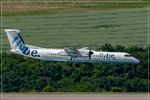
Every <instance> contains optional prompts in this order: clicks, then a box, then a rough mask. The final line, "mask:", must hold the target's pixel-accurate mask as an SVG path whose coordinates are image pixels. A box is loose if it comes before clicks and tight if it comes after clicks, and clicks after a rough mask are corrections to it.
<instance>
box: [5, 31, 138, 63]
mask: <svg viewBox="0 0 150 100" xmlns="http://www.w3.org/2000/svg"><path fill="white" fill-rule="evenodd" d="M5 32H6V34H7V37H8V40H9V43H10V46H11V50H10V51H11V52H12V53H16V54H19V55H23V56H27V57H31V58H36V59H41V60H46V61H71V62H104V63H128V64H138V63H139V60H137V59H136V58H134V57H133V56H131V55H130V54H129V53H126V52H102V51H94V50H91V49H88V48H87V47H84V48H81V49H70V48H64V49H48V48H42V47H37V46H32V45H28V44H26V43H25V42H24V41H23V39H22V37H21V36H20V34H19V33H20V31H19V30H16V29H5Z"/></svg>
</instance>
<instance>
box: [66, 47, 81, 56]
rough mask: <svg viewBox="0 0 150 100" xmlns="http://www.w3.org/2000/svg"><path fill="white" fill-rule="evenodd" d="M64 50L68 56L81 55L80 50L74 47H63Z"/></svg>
mask: <svg viewBox="0 0 150 100" xmlns="http://www.w3.org/2000/svg"><path fill="white" fill-rule="evenodd" d="M64 51H65V52H66V53H67V54H68V55H70V56H82V55H81V53H80V51H79V50H78V49H76V48H64Z"/></svg>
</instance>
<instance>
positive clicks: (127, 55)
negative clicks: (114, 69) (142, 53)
mask: <svg viewBox="0 0 150 100" xmlns="http://www.w3.org/2000/svg"><path fill="white" fill-rule="evenodd" d="M124 56H125V57H132V56H131V55H129V54H126V55H124Z"/></svg>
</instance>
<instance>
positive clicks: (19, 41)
mask: <svg viewBox="0 0 150 100" xmlns="http://www.w3.org/2000/svg"><path fill="white" fill-rule="evenodd" d="M12 43H14V44H15V47H16V48H18V49H19V50H20V51H21V52H22V53H23V54H25V55H31V56H32V57H39V55H38V51H37V50H30V49H29V48H28V47H27V46H26V45H25V44H24V43H23V41H22V39H21V38H20V36H19V35H18V34H17V35H16V36H15V37H14V38H13V41H12Z"/></svg>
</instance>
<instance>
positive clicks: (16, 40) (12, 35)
mask: <svg viewBox="0 0 150 100" xmlns="http://www.w3.org/2000/svg"><path fill="white" fill-rule="evenodd" d="M5 33H6V34H7V37H8V40H9V43H10V46H11V49H15V50H17V49H19V50H20V48H19V47H22V46H24V45H25V43H24V41H23V39H22V38H21V36H20V34H19V33H20V31H19V30H15V29H5Z"/></svg>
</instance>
